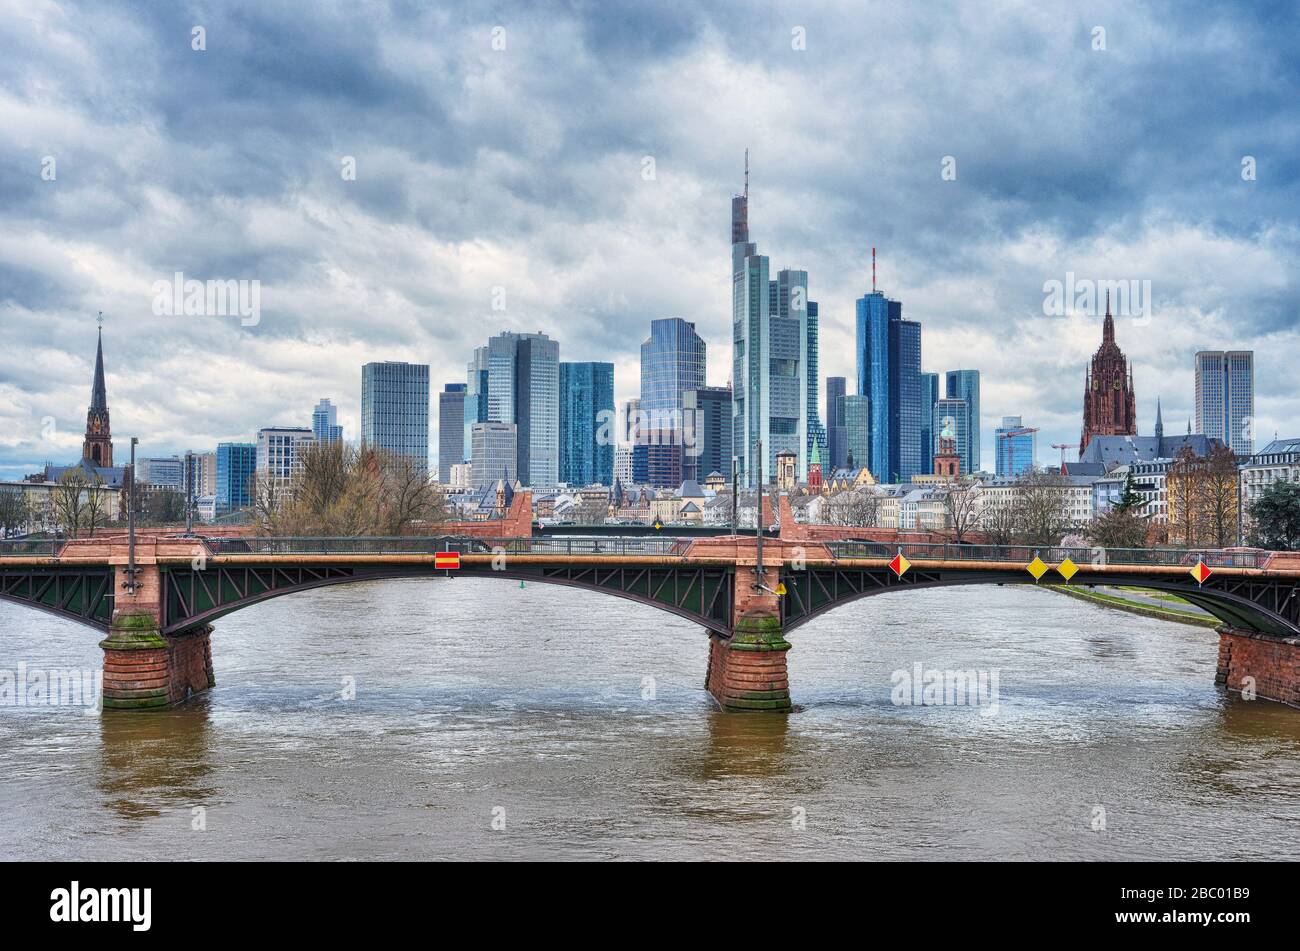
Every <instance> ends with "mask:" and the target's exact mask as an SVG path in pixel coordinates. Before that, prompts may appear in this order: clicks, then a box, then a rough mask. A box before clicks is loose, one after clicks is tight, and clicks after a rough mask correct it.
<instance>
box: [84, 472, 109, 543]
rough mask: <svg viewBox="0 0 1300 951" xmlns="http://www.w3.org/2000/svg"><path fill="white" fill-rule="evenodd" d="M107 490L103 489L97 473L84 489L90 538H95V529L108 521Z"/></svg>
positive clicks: (101, 480) (100, 477)
mask: <svg viewBox="0 0 1300 951" xmlns="http://www.w3.org/2000/svg"><path fill="white" fill-rule="evenodd" d="M108 501H109V495H108V490H107V489H105V488H104V479H103V477H102V476H100V474H99V473H98V472H97V473H95V477H94V478H93V479H91V480H90V483H89V485H88V486H87V488H86V528H88V529H89V530H90V536H91V537H92V538H93V537H94V536H95V529H97V528H99V527H100V526H102V525H103V524H104V523H105V522H107V521H108Z"/></svg>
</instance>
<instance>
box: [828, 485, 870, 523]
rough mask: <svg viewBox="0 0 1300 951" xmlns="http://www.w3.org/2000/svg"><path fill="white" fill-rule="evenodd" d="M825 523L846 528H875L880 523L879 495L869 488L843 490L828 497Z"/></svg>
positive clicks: (860, 487)
mask: <svg viewBox="0 0 1300 951" xmlns="http://www.w3.org/2000/svg"><path fill="white" fill-rule="evenodd" d="M825 505H826V509H825V511H826V522H827V524H829V525H842V526H845V527H848V528H875V527H876V526H877V524H878V523H879V521H880V495H879V493H877V492H875V491H874V490H873V489H872V488H871V487H870V486H859V487H858V488H856V489H844V490H842V491H840V492H837V493H835V494H834V495H831V496H828V497H827V499H826V502H825Z"/></svg>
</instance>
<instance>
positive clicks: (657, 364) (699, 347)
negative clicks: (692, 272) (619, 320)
mask: <svg viewBox="0 0 1300 951" xmlns="http://www.w3.org/2000/svg"><path fill="white" fill-rule="evenodd" d="M705 376H706V372H705V354H704V338H703V337H701V336H700V335H699V334H698V333H696V332H695V324H693V323H690V322H689V321H686V320H682V318H680V317H666V318H663V319H662V320H652V321H650V336H649V337H648V338H646V341H645V342H644V343H643V344H641V405H640V408H641V411H642V412H643V413H648V414H649V418H648V424H649V427H650V428H651V429H661V428H667V427H669V426H675V425H678V424H679V422H680V420H681V410H682V393H684V392H685V391H686V390H694V389H698V388H699V387H701V386H704V382H705Z"/></svg>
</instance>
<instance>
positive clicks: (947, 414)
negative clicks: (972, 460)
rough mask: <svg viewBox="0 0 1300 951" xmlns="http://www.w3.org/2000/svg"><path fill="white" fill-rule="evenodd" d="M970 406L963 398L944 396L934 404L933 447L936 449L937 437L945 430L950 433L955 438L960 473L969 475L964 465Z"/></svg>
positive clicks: (966, 454) (967, 444)
mask: <svg viewBox="0 0 1300 951" xmlns="http://www.w3.org/2000/svg"><path fill="white" fill-rule="evenodd" d="M969 424H970V406H968V405H967V403H966V401H965V400H963V399H948V398H947V397H944V398H943V399H941V400H939V401H938V402H936V403H935V404H934V435H935V448H936V449H938V442H939V437H940V436H941V435H943V433H945V432H949V433H951V434H952V435H953V436H954V437H955V438H956V440H957V455H958V456H959V457H960V458H961V474H962V475H969V474H970V469H968V468H967V467H966V460H967V458H969V456H968V452H969V448H970V429H969V428H968V427H969Z"/></svg>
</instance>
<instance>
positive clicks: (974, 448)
mask: <svg viewBox="0 0 1300 951" xmlns="http://www.w3.org/2000/svg"><path fill="white" fill-rule="evenodd" d="M944 395H945V396H947V397H948V399H955V400H965V401H966V413H967V418H966V425H965V429H966V443H965V445H961V444H959V445H958V448H957V451H958V452H959V453H960V454H961V468H962V471H963V472H979V471H980V468H981V466H982V465H983V462H982V460H981V458H980V371H979V370H949V371H948V373H947V379H946V386H945V393H944Z"/></svg>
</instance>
